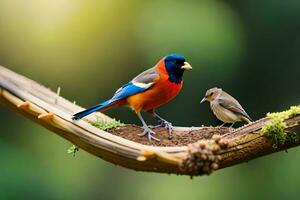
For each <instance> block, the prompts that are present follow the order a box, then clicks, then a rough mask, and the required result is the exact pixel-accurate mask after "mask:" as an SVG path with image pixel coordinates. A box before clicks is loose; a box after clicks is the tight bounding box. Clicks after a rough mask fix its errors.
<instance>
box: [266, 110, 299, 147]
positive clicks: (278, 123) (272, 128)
mask: <svg viewBox="0 0 300 200" xmlns="http://www.w3.org/2000/svg"><path fill="white" fill-rule="evenodd" d="M299 114H300V107H299V106H292V107H291V108H290V109H289V110H287V111H283V112H276V113H268V114H267V117H268V118H270V119H271V121H270V122H268V123H266V124H265V125H264V127H263V128H262V130H261V131H262V133H263V134H264V135H266V136H268V137H270V138H272V140H273V142H274V144H273V148H278V146H280V145H283V144H284V143H285V142H286V141H287V140H291V141H294V142H295V141H296V140H299V138H298V137H296V136H297V135H296V136H295V135H291V134H288V133H287V132H286V131H285V129H286V128H287V125H286V123H285V120H286V119H288V118H290V117H294V116H296V115H299Z"/></svg>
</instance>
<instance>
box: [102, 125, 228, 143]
mask: <svg viewBox="0 0 300 200" xmlns="http://www.w3.org/2000/svg"><path fill="white" fill-rule="evenodd" d="M152 130H153V131H154V132H155V133H156V135H155V137H156V138H158V139H160V141H155V140H152V141H151V142H149V141H148V139H147V137H145V136H142V137H141V136H139V135H138V134H140V133H142V132H143V131H142V129H141V128H140V127H138V126H136V125H125V126H121V127H118V128H115V129H111V130H107V131H108V132H109V133H112V134H114V135H116V136H120V137H122V138H125V139H128V140H131V141H134V142H137V143H141V144H145V145H152V146H186V145H188V144H191V143H194V142H197V141H199V140H201V139H210V138H212V136H213V135H223V134H225V133H228V131H229V130H230V129H229V128H226V127H219V128H216V127H200V128H199V127H197V128H196V127H195V128H193V127H192V128H175V129H174V130H173V131H172V135H171V136H170V135H169V134H168V131H167V130H166V129H165V128H154V129H152ZM232 130H233V129H232Z"/></svg>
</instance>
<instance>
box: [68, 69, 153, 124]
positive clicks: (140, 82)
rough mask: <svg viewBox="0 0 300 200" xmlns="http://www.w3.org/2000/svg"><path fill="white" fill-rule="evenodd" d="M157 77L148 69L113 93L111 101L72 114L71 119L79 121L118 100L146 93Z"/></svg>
mask: <svg viewBox="0 0 300 200" xmlns="http://www.w3.org/2000/svg"><path fill="white" fill-rule="evenodd" d="M157 77H158V73H157V72H156V69H155V68H151V69H148V70H147V71H144V72H143V73H141V74H139V75H138V76H137V77H135V78H134V79H133V80H132V81H130V82H129V83H127V84H125V85H123V86H122V87H121V88H119V89H118V90H117V91H116V92H115V94H114V95H113V97H112V98H111V99H109V100H106V101H104V102H102V103H100V104H98V105H95V106H93V107H90V108H88V109H86V110H84V111H81V112H79V113H76V114H74V116H73V119H74V120H78V119H81V118H83V117H85V116H87V115H89V114H91V113H93V112H96V111H98V110H102V109H105V108H107V107H109V106H111V105H112V104H113V103H115V102H117V101H119V100H122V99H125V98H127V97H129V96H132V95H134V94H137V93H140V92H143V91H146V90H147V89H148V88H150V87H151V86H152V85H153V84H154V80H155V78H157Z"/></svg>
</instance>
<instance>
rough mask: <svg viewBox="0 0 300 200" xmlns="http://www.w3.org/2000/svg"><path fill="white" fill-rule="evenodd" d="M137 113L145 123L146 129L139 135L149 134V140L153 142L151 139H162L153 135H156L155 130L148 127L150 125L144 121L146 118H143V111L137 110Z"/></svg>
mask: <svg viewBox="0 0 300 200" xmlns="http://www.w3.org/2000/svg"><path fill="white" fill-rule="evenodd" d="M136 114H137V116H138V117H139V119H140V120H141V122H142V124H143V129H144V132H143V133H141V134H138V135H139V136H144V135H147V137H148V140H149V142H151V139H154V140H156V141H160V140H159V139H158V138H156V137H154V136H153V135H155V132H154V131H152V130H151V129H150V128H149V127H148V125H147V124H146V122H145V121H144V119H143V117H142V115H141V113H140V112H137V113H136Z"/></svg>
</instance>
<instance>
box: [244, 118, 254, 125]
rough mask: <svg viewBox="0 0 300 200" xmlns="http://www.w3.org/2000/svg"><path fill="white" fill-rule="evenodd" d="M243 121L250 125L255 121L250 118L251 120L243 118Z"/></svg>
mask: <svg viewBox="0 0 300 200" xmlns="http://www.w3.org/2000/svg"><path fill="white" fill-rule="evenodd" d="M242 120H243V121H244V122H247V123H248V124H249V123H251V122H253V120H252V119H251V118H250V117H249V118H247V117H242Z"/></svg>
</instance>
